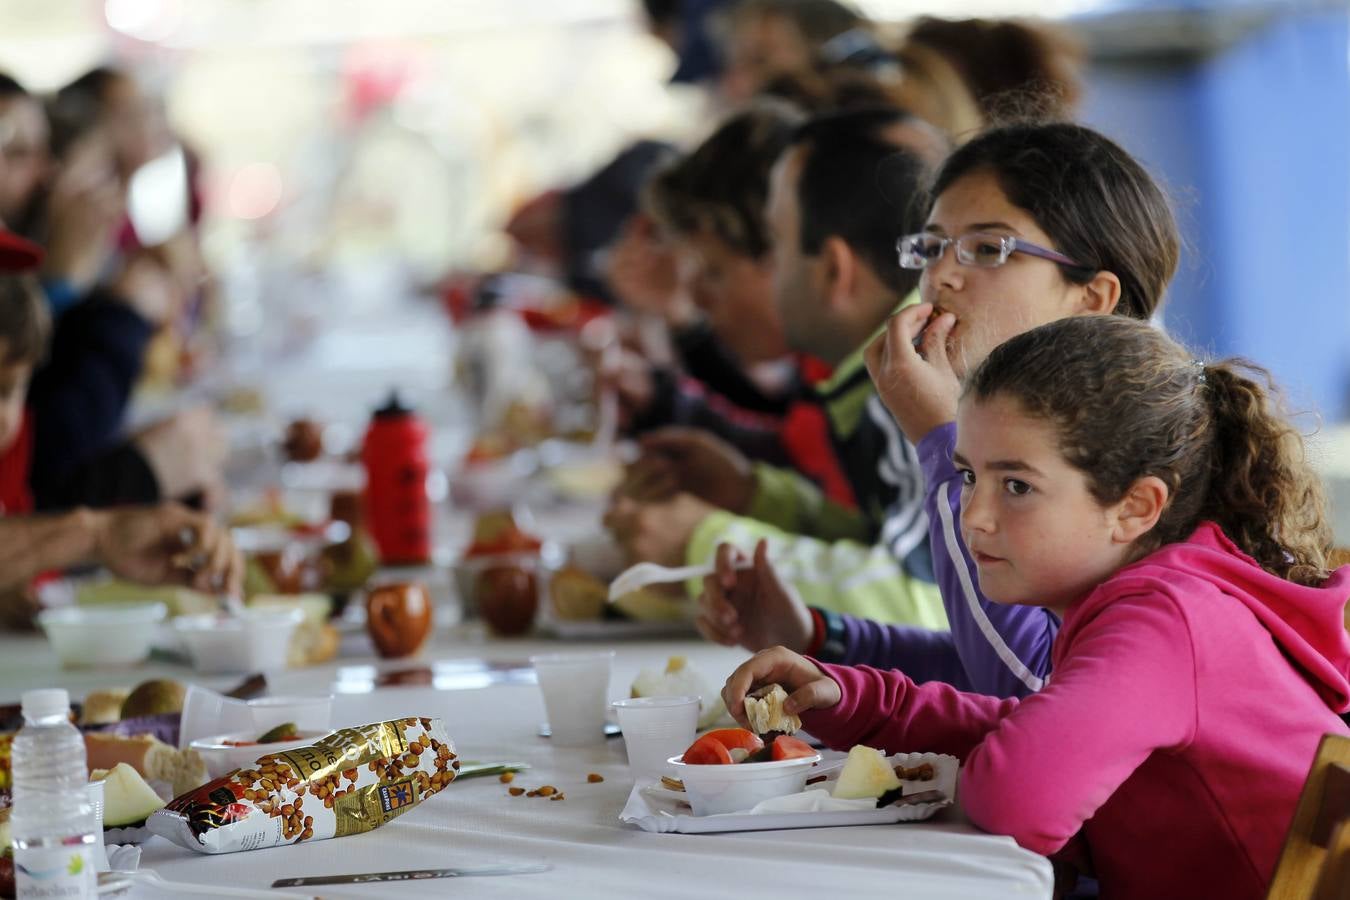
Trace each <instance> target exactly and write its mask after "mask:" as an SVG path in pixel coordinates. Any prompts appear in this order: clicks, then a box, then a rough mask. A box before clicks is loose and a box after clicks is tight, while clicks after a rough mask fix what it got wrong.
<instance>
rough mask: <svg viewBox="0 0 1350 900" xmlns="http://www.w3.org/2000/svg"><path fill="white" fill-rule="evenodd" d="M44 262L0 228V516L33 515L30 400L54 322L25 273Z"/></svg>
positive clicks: (33, 281)
mask: <svg viewBox="0 0 1350 900" xmlns="http://www.w3.org/2000/svg"><path fill="white" fill-rule="evenodd" d="M41 259H42V249H41V248H40V247H38V245H37V244H34V243H31V242H29V241H27V240H24V239H23V238H21V237H19V236H18V235H16V234H14V233H12V232H9V231H5V230H3V229H0V516H12V515H15V514H17V513H28V512H32V511H33V492H32V490H31V489H30V488H29V486H28V474H29V468H30V464H31V459H32V454H33V429H32V419H31V417H30V416H29V415H28V412H27V409H26V408H25V401H26V400H27V397H28V383H29V381H30V380H31V379H32V377H33V369H34V368H35V367H36V366H37V364H38V363H39V362H41V361H42V358H43V356H45V355H46V352H47V338H48V335H49V334H50V332H51V319H50V317H49V315H48V313H47V307H46V303H45V301H44V299H43V296H42V290H41V288H40V287H39V286H38V283H37V279H36V278H35V277H34V276H33V275H31V274H27V275H26V274H22V273H24V272H27V271H32V270H34V269H35V268H36V267H37V265H38V263H39V261H40V260H41Z"/></svg>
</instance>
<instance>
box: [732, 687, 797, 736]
mask: <svg viewBox="0 0 1350 900" xmlns="http://www.w3.org/2000/svg"><path fill="white" fill-rule="evenodd" d="M787 697H788V695H787V691H785V690H783V686H782V685H781V684H771V685H768V686H767V687H762V688H760V689H759V690H757V691H755V692H754V693H752V694H749V695H748V696H747V697H746V698H745V717H746V718H747V719H749V720H750V730H751V731H753V732H754V733H755V734H759V735H764V734H768V733H769V732H771V731H780V732H782V733H783V734H792V733H794V732H796V731H799V730H800V729H801V727H802V720H801V719H799V718H797V717H796V716H790V715H788V714H787V713H785V712H783V701H785V700H787Z"/></svg>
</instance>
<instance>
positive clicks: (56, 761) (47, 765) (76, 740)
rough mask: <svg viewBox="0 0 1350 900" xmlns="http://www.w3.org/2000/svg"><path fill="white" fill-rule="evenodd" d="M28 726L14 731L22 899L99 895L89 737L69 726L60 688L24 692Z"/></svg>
mask: <svg viewBox="0 0 1350 900" xmlns="http://www.w3.org/2000/svg"><path fill="white" fill-rule="evenodd" d="M22 702H23V718H24V726H23V729H22V730H20V731H19V733H18V734H16V735H15V736H14V747H13V760H12V764H13V776H14V809H13V812H12V813H11V814H10V831H11V834H12V837H13V840H14V875H15V881H16V886H17V888H18V897H19V900H38V898H41V900H48V898H55V897H59V898H62V900H66V898H70V900H83V898H86V897H88V898H92V897H95V896H97V893H98V889H97V879H98V876H97V875H96V874H95V869H94V848H95V846H96V844H95V835H94V828H95V820H94V811H93V809H92V808H91V807H90V806H89V800H88V796H89V795H88V793H87V791H86V789H85V785H86V784H87V783H88V781H89V770H88V768H87V763H86V760H85V751H84V738H83V737H81V736H80V732H79V731H78V730H77V729H76V728H75V726H74V725H72V724H71V723H70V695H69V694H67V693H66V692H65V691H63V690H60V689H52V690H42V691H28V692H27V693H25V694H24V695H23V699H22Z"/></svg>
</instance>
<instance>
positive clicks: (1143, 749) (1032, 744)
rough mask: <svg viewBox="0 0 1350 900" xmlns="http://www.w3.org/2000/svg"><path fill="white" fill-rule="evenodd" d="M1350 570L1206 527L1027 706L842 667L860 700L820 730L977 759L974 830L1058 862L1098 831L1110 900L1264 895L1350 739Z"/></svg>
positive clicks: (1074, 647)
mask: <svg viewBox="0 0 1350 900" xmlns="http://www.w3.org/2000/svg"><path fill="white" fill-rule="evenodd" d="M1347 598H1350V566H1346V567H1342V568H1341V569H1340V570H1338V571H1337V572H1335V573H1334V574H1333V576H1332V578H1331V579H1330V580H1329V581H1327V582H1326V583H1325V584H1324V585H1323V586H1322V587H1319V588H1310V587H1303V586H1300V585H1297V584H1294V583H1292V582H1289V581H1286V580H1284V579H1282V578H1278V577H1276V576H1274V575H1271V574H1270V573H1268V572H1265V571H1264V570H1262V569H1261V568H1260V567H1259V566H1258V565H1257V564H1256V563H1255V561H1254V560H1252V559H1251V558H1250V557H1248V556H1246V555H1245V554H1244V553H1242V552H1241V551H1240V550H1238V549H1237V547H1235V546H1234V545H1233V543H1232V542H1231V541H1229V540H1228V538H1227V537H1226V536H1225V535H1224V534H1223V532H1222V531H1220V530H1219V528H1218V527H1217V526H1215V525H1213V524H1212V523H1204V524H1202V525H1201V526H1200V527H1199V528H1198V529H1196V531H1195V533H1194V534H1192V535H1191V537H1190V538H1189V539H1188V540H1187V541H1185V542H1183V543H1177V544H1169V545H1168V546H1166V547H1163V548H1162V549H1160V550H1158V551H1157V552H1156V553H1153V554H1151V555H1150V556H1148V557H1146V558H1144V559H1142V560H1140V561H1139V562H1137V563H1134V564H1132V565H1130V566H1128V567H1126V568H1124V569H1121V570H1120V571H1119V572H1117V573H1116V574H1115V575H1114V576H1112V578H1111V579H1110V580H1109V581H1107V582H1106V583H1104V584H1102V585H1100V586H1099V587H1098V588H1097V589H1096V590H1094V591H1093V592H1092V593H1090V594H1088V595H1087V596H1086V597H1084V598H1083V599H1081V600H1079V601H1077V602H1076V603H1074V604H1073V605H1072V606H1071V607H1069V609H1068V610H1067V612H1066V614H1065V617H1064V624H1063V628H1062V629H1061V630H1060V632H1059V635H1058V637H1057V638H1056V640H1055V645H1054V651H1053V660H1054V671H1053V674H1052V676H1051V678H1050V681H1049V683H1048V684H1047V685H1046V686H1045V688H1044V689H1042V690H1041V691H1040V692H1039V693H1037V694H1033V695H1032V696H1030V697H1027V698H1026V699H1024V700H1021V701H1018V700H1016V699H1005V700H999V699H997V698H994V697H989V696H985V695H982V694H969V693H963V692H961V691H958V690H956V689H955V688H953V687H951V686H950V685H947V684H942V683H940V682H929V683H926V684H922V685H916V684H915V683H914V682H913V681H911V680H910V679H909V678H907V677H906V676H905V675H903V674H902V673H900V672H898V671H880V670H878V669H872V668H868V667H856V668H850V667H843V666H830V665H822V666H821V667H822V668H823V669H824V670H825V672H826V674H828V675H829V676H830V677H831V678H833V679H834V680H835V681H837V682H838V683H839V686H840V687H841V688H842V691H843V700H842V701H840V702H839V703H838V704H837V705H836V706H834V707H833V708H831V709H827V710H816V711H813V712H811V713H808V714H806V715H804V716H803V717H802V719H803V724H804V727H806V728H807V729H808V730H809V731H810V732H811V733H812V734H814V735H816V736H818V737H820V738H821V739H822V740H825V741H827V742H829V743H830V745H831V746H833V747H837V748H840V749H845V748H848V747H851V746H853V745H854V744H866V745H869V746H872V747H877V748H880V749H884V750H886V751H887V752H900V751H920V750H927V751H934V752H938V753H950V754H952V755H954V756H957V757H958V758H960V759H961V761H962V763H963V765H964V768H963V775H962V781H961V802H962V805H963V806H964V807H965V809H966V812H967V814H968V815H969V817H970V819H971V821H972V822H974V823H975V824H976V825H978V826H979V827H981V828H984V829H985V830H987V831H991V832H995V833H998V834H1007V835H1011V836H1012V837H1013V838H1014V839H1016V841H1017V842H1018V843H1019V844H1021V845H1022V846H1023V847H1026V848H1028V849H1030V850H1034V851H1036V852H1038V853H1044V854H1046V855H1050V854H1053V853H1056V852H1057V851H1059V850H1061V849H1062V848H1064V847H1065V845H1066V844H1068V843H1069V842H1070V841H1071V840H1072V839H1073V838H1074V837H1075V836H1077V835H1078V834H1079V833H1080V832H1081V833H1082V835H1083V837H1085V838H1086V843H1087V852H1088V853H1089V854H1090V857H1091V861H1092V864H1093V867H1094V869H1095V872H1096V876H1097V879H1098V881H1099V883H1100V885H1101V896H1102V897H1103V898H1149V900H1156V898H1167V897H1177V898H1187V900H1193V898H1196V897H1224V898H1229V900H1234V898H1245V897H1252V898H1259V897H1262V896H1263V895H1264V893H1265V890H1266V886H1267V885H1268V883H1269V882H1270V879H1271V876H1272V875H1273V874H1274V871H1275V863H1276V860H1277V858H1278V857H1279V853H1280V848H1281V845H1282V844H1283V841H1284V836H1285V832H1286V831H1288V829H1289V823H1290V822H1291V821H1292V819H1293V815H1294V806H1295V805H1296V803H1297V802H1298V795H1299V791H1300V790H1301V789H1302V787H1303V781H1304V779H1305V778H1306V777H1307V774H1308V769H1309V767H1310V766H1311V765H1312V760H1313V756H1314V754H1315V752H1316V749H1317V743H1318V741H1319V740H1320V738H1321V737H1322V735H1324V734H1327V733H1329V732H1334V733H1337V734H1347V733H1350V730H1348V729H1347V727H1346V725H1345V723H1344V722H1342V721H1341V720H1340V718H1339V717H1338V716H1337V715H1336V712H1339V711H1343V710H1345V709H1347V708H1348V707H1350V638H1348V637H1347V634H1346V630H1345V622H1344V614H1345V606H1346V600H1347Z"/></svg>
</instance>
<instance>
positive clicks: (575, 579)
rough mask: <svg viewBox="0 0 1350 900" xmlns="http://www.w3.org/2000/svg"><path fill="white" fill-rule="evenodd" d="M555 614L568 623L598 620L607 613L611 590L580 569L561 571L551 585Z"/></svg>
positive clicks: (550, 592)
mask: <svg viewBox="0 0 1350 900" xmlns="http://www.w3.org/2000/svg"><path fill="white" fill-rule="evenodd" d="M549 594H550V595H551V597H552V600H553V613H554V615H556V616H557V617H558V618H559V619H564V620H568V621H573V620H579V619H598V618H600V615H601V614H602V613H603V612H604V611H605V602H606V598H607V597H608V594H609V589H608V588H607V587H606V586H605V583H604V582H603V581H601V580H600V579H598V578H594V577H592V576H590V575H587V574H586V573H585V572H583V571H581V570H580V569H574V568H571V567H568V568H565V569H561V570H559V571H558V573H557V574H556V575H554V576H553V581H552V582H551V583H550V584H549Z"/></svg>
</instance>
